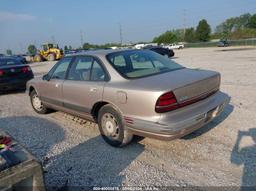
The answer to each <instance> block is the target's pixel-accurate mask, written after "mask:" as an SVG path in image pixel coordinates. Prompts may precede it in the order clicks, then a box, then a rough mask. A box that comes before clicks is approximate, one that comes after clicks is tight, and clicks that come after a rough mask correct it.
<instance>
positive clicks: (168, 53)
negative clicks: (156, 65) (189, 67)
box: [144, 46, 175, 58]
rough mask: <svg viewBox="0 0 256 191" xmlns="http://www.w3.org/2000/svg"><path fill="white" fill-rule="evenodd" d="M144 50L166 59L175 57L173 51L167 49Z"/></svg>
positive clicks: (153, 48) (151, 48) (157, 47)
mask: <svg viewBox="0 0 256 191" xmlns="http://www.w3.org/2000/svg"><path fill="white" fill-rule="evenodd" d="M144 49H148V50H152V51H154V52H156V53H158V54H161V55H162V56H167V57H168V58H171V57H173V56H174V55H175V53H174V51H173V50H170V49H168V48H162V47H159V46H156V47H155V46H153V47H145V48H144Z"/></svg>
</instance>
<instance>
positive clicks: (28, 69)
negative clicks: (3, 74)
mask: <svg viewBox="0 0 256 191" xmlns="http://www.w3.org/2000/svg"><path fill="white" fill-rule="evenodd" d="M21 71H22V72H23V73H27V72H30V71H31V68H30V67H29V66H26V67H23V68H21Z"/></svg>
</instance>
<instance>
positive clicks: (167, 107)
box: [155, 89, 219, 113]
mask: <svg viewBox="0 0 256 191" xmlns="http://www.w3.org/2000/svg"><path fill="white" fill-rule="evenodd" d="M218 91H219V89H215V90H213V91H211V92H207V93H205V94H202V95H199V96H197V97H193V98H190V99H187V100H185V101H183V102H181V103H178V102H177V99H176V97H175V95H174V94H173V92H167V93H165V94H163V95H161V96H160V97H159V98H158V100H157V102H156V107H155V111H156V112H157V113H164V112H168V111H172V110H175V109H178V108H181V107H185V106H187V105H191V104H193V103H196V102H198V101H201V100H204V99H206V98H208V97H210V96H211V95H213V94H215V93H216V92H218Z"/></svg>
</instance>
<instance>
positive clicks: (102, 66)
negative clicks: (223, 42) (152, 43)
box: [27, 50, 229, 147]
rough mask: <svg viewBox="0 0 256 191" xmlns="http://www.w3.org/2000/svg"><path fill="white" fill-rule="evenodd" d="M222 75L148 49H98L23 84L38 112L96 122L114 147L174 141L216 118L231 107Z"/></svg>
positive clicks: (65, 60)
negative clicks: (139, 139) (145, 140)
mask: <svg viewBox="0 0 256 191" xmlns="http://www.w3.org/2000/svg"><path fill="white" fill-rule="evenodd" d="M219 87H220V74H219V73H218V72H214V71H207V70H198V69H188V68H185V67H183V66H181V65H179V64H177V63H175V62H174V61H172V60H171V59H168V58H165V57H163V56H161V55H159V54H157V53H155V52H153V51H149V50H101V51H88V52H85V53H82V54H76V55H71V56H67V57H65V58H63V59H62V60H60V61H59V62H58V63H57V64H56V65H55V66H54V67H53V68H52V69H51V70H50V71H49V72H48V74H46V75H44V76H43V77H38V78H35V79H33V80H31V81H29V82H28V83H27V91H28V93H29V96H30V99H31V104H32V107H33V108H34V110H35V111H36V112H37V113H40V114H45V113H47V112H48V110H49V109H50V108H51V109H55V110H61V111H64V112H67V113H71V114H72V115H76V116H79V117H82V118H84V119H87V120H91V121H95V122H96V123H98V126H99V130H100V133H101V135H102V137H103V139H104V140H105V141H106V142H107V143H109V144H110V145H112V146H115V147H120V146H123V145H125V144H128V143H129V142H130V141H131V140H132V137H133V135H140V136H145V137H153V138H158V139H162V140H172V139H175V138H178V137H182V136H184V135H186V134H189V133H191V132H193V131H195V130H197V129H199V128H201V127H202V126H204V125H206V124H207V123H209V122H210V121H211V120H213V119H214V118H215V117H216V116H218V115H219V114H220V113H221V112H222V111H223V109H224V108H225V106H226V105H227V104H228V102H229V96H228V95H226V94H225V93H222V92H221V91H220V90H219Z"/></svg>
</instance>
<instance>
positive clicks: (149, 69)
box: [107, 50, 184, 78]
mask: <svg viewBox="0 0 256 191" xmlns="http://www.w3.org/2000/svg"><path fill="white" fill-rule="evenodd" d="M107 60H108V61H109V62H110V64H111V65H112V66H113V67H114V68H115V69H116V70H117V71H118V72H119V73H120V74H121V75H122V76H123V77H125V78H142V77H145V76H150V75H155V74H159V73H164V72H169V71H173V70H178V69H182V68H184V67H183V66H181V65H179V64H177V63H175V62H174V61H172V60H170V59H169V58H165V57H163V56H161V55H159V54H157V53H155V52H152V51H149V50H131V51H122V52H116V53H111V54H109V55H107Z"/></svg>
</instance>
